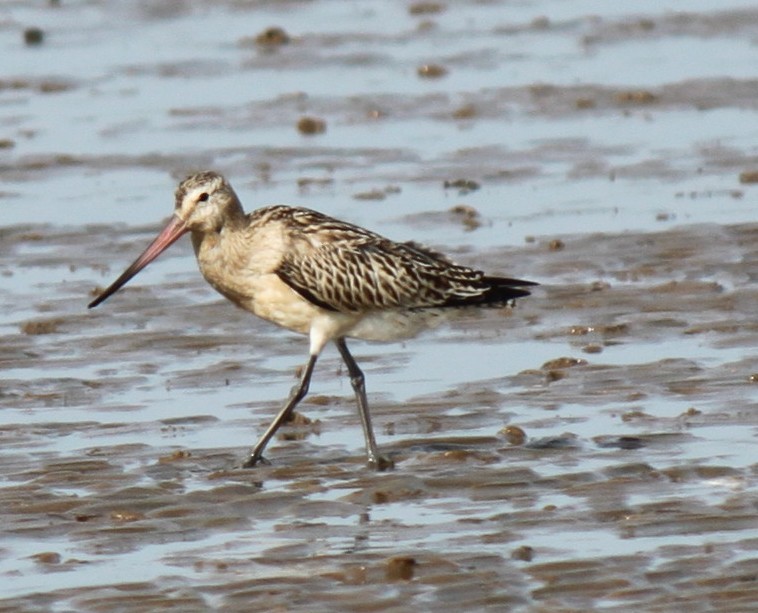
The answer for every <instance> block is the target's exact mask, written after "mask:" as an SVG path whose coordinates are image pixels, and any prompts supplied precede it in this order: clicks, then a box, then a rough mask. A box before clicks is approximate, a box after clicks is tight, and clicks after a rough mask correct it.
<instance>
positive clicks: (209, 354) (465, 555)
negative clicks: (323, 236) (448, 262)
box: [0, 0, 758, 612]
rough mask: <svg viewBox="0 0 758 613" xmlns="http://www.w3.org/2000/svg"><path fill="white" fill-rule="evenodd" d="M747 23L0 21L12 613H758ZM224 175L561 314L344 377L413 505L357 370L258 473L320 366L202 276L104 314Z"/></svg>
mask: <svg viewBox="0 0 758 613" xmlns="http://www.w3.org/2000/svg"><path fill="white" fill-rule="evenodd" d="M753 5H754V3H752V2H737V1H734V2H731V1H729V2H721V3H718V7H715V5H714V3H712V2H708V1H705V0H702V1H696V2H689V3H688V4H687V7H686V10H687V12H681V10H682V9H681V4H680V3H677V2H660V1H659V0H657V1H656V2H652V1H651V2H648V1H643V2H637V3H635V5H634V10H633V11H632V10H630V9H629V7H628V6H627V5H624V4H623V3H613V4H609V3H607V2H599V1H597V0H594V1H592V0H587V1H583V2H571V3H567V2H556V1H549V0H541V1H540V0H535V1H533V2H521V3H507V2H497V1H495V2H487V3H480V2H457V3H447V4H443V3H439V4H437V3H429V4H428V5H427V6H426V9H425V10H421V9H422V8H424V7H423V6H422V4H421V3H415V4H414V3H407V2H388V3H368V2H356V3H345V2H338V1H336V0H333V1H329V0H318V1H316V2H297V1H292V2H284V3H252V4H248V3H236V2H216V3H212V4H208V3H200V2H191V1H182V2H170V3H167V2H141V3H138V4H135V5H129V6H128V7H127V6H126V5H124V4H123V3H115V2H62V3H60V6H54V5H53V3H51V4H50V5H43V4H41V3H40V4H28V3H22V2H6V3H4V5H3V7H2V9H0V15H1V16H2V17H1V18H0V49H2V54H3V57H4V58H6V69H5V71H4V74H3V75H2V77H0V126H1V129H0V178H1V179H2V186H1V187H0V211H2V217H1V218H0V219H1V220H2V227H0V255H1V256H2V257H0V312H2V313H3V315H2V317H0V333H1V334H2V342H1V343H0V367H2V379H1V380H0V412H1V413H2V416H3V420H2V425H0V437H1V440H2V445H0V474H2V475H3V477H2V479H0V513H2V520H3V521H2V522H1V523H2V540H1V541H0V552H2V556H0V577H2V582H1V583H2V586H3V587H2V588H1V592H2V594H1V595H0V611H6V610H7V611H18V610H24V611H43V610H50V611H65V610H76V611H113V610H128V611H140V610H145V611H147V610H149V611H154V610H159V609H160V610H181V611H203V610H229V611H233V610H250V608H251V607H253V608H256V609H258V610H324V609H332V610H390V611H395V610H396V611H401V610H410V609H414V610H423V609H434V610H456V611H458V610H484V609H491V610H509V609H511V610H544V611H574V610H577V611H578V610H589V609H592V610H603V609H613V610H645V611H669V610H671V611H674V610H682V609H684V608H687V609H688V610H690V611H693V612H694V611H711V610H724V611H743V610H744V611H750V610H752V608H753V606H754V605H753V603H754V602H755V601H756V599H757V598H758V588H757V585H758V581H757V580H756V577H758V555H757V554H756V549H758V528H757V527H756V526H757V524H756V521H755V517H756V511H757V509H756V506H758V496H757V495H756V494H757V488H756V475H757V470H756V462H755V456H756V454H755V450H756V432H758V358H756V354H755V347H756V344H758V324H756V320H755V305H756V304H757V303H758V290H756V287H755V283H754V282H755V279H756V262H758V248H756V245H758V240H757V239H758V225H756V222H755V210H756V209H755V187H754V184H753V180H752V179H750V175H748V174H744V173H749V172H751V171H752V172H755V171H758V153H757V151H756V146H755V142H756V136H758V134H757V130H756V127H755V126H756V125H758V124H757V123H756V121H755V119H756V107H757V106H758V103H756V101H757V100H758V81H756V79H755V65H756V46H755V41H756V23H758V11H756V9H755V7H754V6H753ZM435 7H436V9H435ZM30 26H38V27H41V28H42V29H43V31H44V33H45V38H44V41H43V43H42V44H41V45H37V46H29V45H25V44H24V42H23V30H24V28H26V27H30ZM272 26H279V27H281V28H283V29H284V30H285V31H286V32H287V34H288V35H289V36H290V42H289V44H286V45H282V46H275V47H267V46H262V45H260V44H259V43H256V42H255V37H256V36H257V35H258V34H260V33H261V32H263V31H264V29H266V28H269V27H272ZM424 65H427V66H428V65H432V66H434V65H438V66H441V67H443V68H444V69H445V70H446V74H445V75H444V76H441V77H438V78H425V77H422V76H420V75H419V68H420V67H422V66H424ZM422 72H423V71H422ZM305 115H308V116H314V117H317V118H321V119H323V120H324V121H325V122H326V131H325V132H324V133H322V134H316V135H304V134H302V133H300V132H298V130H297V128H296V126H297V122H298V120H299V119H300V118H301V117H302V116H305ZM208 167H210V168H215V169H218V170H221V171H223V172H224V173H225V174H226V175H227V176H228V177H229V178H230V180H231V181H232V182H233V183H234V185H235V187H236V189H237V191H238V193H239V194H240V196H241V197H242V199H243V202H245V203H246V205H247V206H248V207H249V208H253V207H255V206H259V205H261V204H267V203H273V202H288V203H292V204H298V205H304V206H309V207H313V208H317V209H319V210H322V211H324V212H326V213H329V214H332V215H335V216H338V217H342V218H345V219H349V220H351V221H354V222H357V223H360V224H362V225H366V226H368V227H370V228H372V229H374V230H377V231H379V232H382V233H384V234H387V235H389V236H391V237H392V238H396V239H402V240H408V239H413V240H418V241H421V242H424V243H427V244H430V245H434V246H435V247H438V248H441V249H443V250H445V251H446V252H449V253H450V254H451V255H453V256H454V257H455V258H456V259H458V260H460V261H462V262H465V263H467V264H472V265H476V266H480V267H482V268H483V269H485V270H488V271H491V272H493V273H504V274H508V275H513V276H520V277H524V278H529V279H534V280H537V281H539V282H540V283H541V284H542V286H541V287H540V288H539V289H538V290H537V291H535V293H534V295H533V296H531V297H530V298H528V299H525V300H522V301H520V302H519V304H518V305H517V308H516V309H515V310H514V311H512V312H490V313H486V314H484V315H483V316H482V317H477V318H472V319H469V320H465V321H461V322H456V323H454V324H453V325H451V326H449V327H447V328H442V329H439V330H436V331H434V332H432V333H429V334H427V335H425V336H422V337H420V338H419V339H417V340H414V341H409V342H407V343H398V344H389V345H371V344H363V343H357V342H356V343H353V345H352V348H353V351H354V353H355V355H356V358H357V359H358V361H359V363H360V364H361V365H362V367H363V368H364V370H365V373H366V377H367V385H368V388H369V398H370V402H371V403H372V406H373V412H372V414H373V418H374V421H375V428H376V430H377V436H378V438H379V443H380V446H381V447H382V449H383V450H384V451H386V452H387V453H389V454H390V455H392V456H393V458H394V460H395V462H396V469H395V470H394V471H392V472H389V473H380V474H377V473H373V472H371V471H369V470H367V469H366V468H365V467H364V465H363V453H364V450H363V442H362V435H361V432H360V424H359V420H358V417H357V415H356V411H355V407H354V404H353V400H352V390H351V388H350V385H349V381H348V380H347V377H346V373H345V372H344V368H343V367H342V366H341V364H340V361H339V356H338V354H337V352H336V351H334V350H333V349H331V348H329V349H327V351H325V353H324V355H323V357H322V358H321V360H320V362H319V365H318V367H317V370H316V375H315V378H314V382H313V385H312V389H311V396H310V397H309V399H307V400H306V401H305V402H304V403H303V405H302V407H301V412H302V413H303V414H304V415H306V416H307V417H308V418H310V419H311V420H312V422H311V424H309V425H306V426H298V427H294V426H293V427H291V428H289V429H288V431H287V432H286V433H285V434H283V435H282V436H280V437H279V438H277V439H275V440H274V441H273V442H272V444H271V446H270V448H269V450H268V453H267V457H268V458H269V459H270V460H271V461H272V465H271V466H262V467H259V468H257V469H255V470H254V471H246V470H241V469H238V468H236V466H237V465H238V463H239V462H240V459H241V458H242V457H243V455H244V453H245V452H246V451H247V450H248V449H249V447H250V446H251V445H252V444H253V443H254V442H255V439H256V436H257V435H258V434H259V433H260V432H262V430H263V429H264V428H265V426H266V424H267V422H268V420H269V419H270V418H271V417H272V415H273V414H274V412H275V411H276V409H277V407H278V405H279V403H280V402H281V401H282V399H283V398H284V397H285V396H286V394H287V391H288V389H289V387H290V386H291V385H292V383H293V381H294V374H293V373H294V370H295V369H296V368H297V367H298V366H300V365H301V364H302V363H303V362H304V361H305V357H306V356H305V353H306V343H305V340H304V339H302V338H298V337H295V336H293V335H290V334H288V333H286V332H282V331H280V330H277V329H274V328H272V327H271V326H269V325H268V324H266V323H265V322H261V321H258V320H257V319H255V318H253V317H251V316H249V315H248V314H246V313H243V312H241V311H237V310H235V309H234V308H233V307H231V306H230V305H228V304H226V303H225V302H223V301H222V300H220V299H218V298H217V297H216V296H215V295H214V294H213V292H212V291H211V290H210V288H208V287H207V286H206V285H205V284H204V282H203V281H202V278H201V277H200V275H199V274H198V272H197V270H196V266H195V263H194V258H193V257H192V254H191V249H190V247H189V245H188V244H187V243H184V242H180V243H178V244H177V245H176V246H174V247H172V249H171V250H170V251H169V252H168V253H167V254H166V255H164V256H162V258H161V259H160V260H159V261H158V262H157V263H155V264H153V265H152V266H151V267H150V268H148V269H147V270H146V271H144V272H143V273H141V274H140V276H139V277H138V278H137V279H135V280H134V281H132V282H131V283H130V284H129V286H128V287H127V288H126V289H125V290H122V291H121V292H120V293H119V294H118V295H116V296H114V297H113V298H111V299H110V300H109V301H108V302H107V303H106V304H104V305H103V306H101V307H99V308H98V309H96V310H94V311H92V312H88V311H87V310H86V308H85V305H86V303H87V302H88V301H89V300H90V297H91V294H92V292H93V291H94V290H95V289H96V288H97V287H102V286H104V285H106V284H107V283H109V282H110V281H111V280H112V279H113V278H114V277H115V275H117V274H118V273H119V272H120V271H121V270H122V269H123V268H124V267H125V266H126V265H127V264H128V263H129V262H131V261H132V260H133V258H134V257H135V256H136V255H137V254H138V253H139V252H140V251H141V249H142V248H143V247H144V246H145V245H146V244H147V242H148V241H149V240H150V239H151V238H152V236H153V235H154V234H155V232H156V231H157V229H158V227H159V226H160V223H161V220H162V219H164V218H165V217H166V216H167V215H168V214H169V213H170V211H171V206H172V190H173V188H174V185H175V184H176V181H177V180H178V179H180V178H181V177H183V176H184V175H185V174H186V173H188V172H190V171H192V170H196V169H200V168H208ZM741 176H742V178H741ZM456 180H465V181H469V182H470V181H474V182H476V184H477V185H476V186H472V185H471V184H470V183H465V182H464V183H461V184H460V185H462V186H463V187H462V188H461V187H453V186H451V185H450V183H449V182H454V181H456ZM445 182H448V187H445ZM467 185H468V186H469V187H476V189H466V186H467ZM458 205H465V208H460V207H459V208H456V207H457V206H458ZM506 427H510V428H509V429H506Z"/></svg>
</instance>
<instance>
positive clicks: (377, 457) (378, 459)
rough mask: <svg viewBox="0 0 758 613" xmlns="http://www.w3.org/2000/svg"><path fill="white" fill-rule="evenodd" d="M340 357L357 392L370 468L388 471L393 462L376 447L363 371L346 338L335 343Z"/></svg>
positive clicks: (356, 396)
mask: <svg viewBox="0 0 758 613" xmlns="http://www.w3.org/2000/svg"><path fill="white" fill-rule="evenodd" d="M334 343H335V344H336V345H337V349H339V350H340V355H342V359H343V360H344V362H345V366H347V372H348V374H349V375H350V383H351V384H352V386H353V390H354V391H355V399H356V401H357V402H358V414H359V415H360V417H361V424H362V425H363V436H364V438H365V439H366V456H367V457H368V464H369V466H371V467H373V468H376V469H377V470H387V469H390V468H392V467H393V462H392V460H390V459H389V458H387V457H385V456H383V455H381V454H380V453H379V449H378V447H377V446H376V438H375V437H374V429H373V427H372V426H371V415H370V414H369V411H368V400H367V399H366V383H365V377H364V376H363V371H362V370H361V369H360V368H359V367H358V364H357V362H356V361H355V358H353V356H352V355H351V354H350V352H349V351H348V349H347V344H345V339H344V338H338V339H337V340H335V341H334Z"/></svg>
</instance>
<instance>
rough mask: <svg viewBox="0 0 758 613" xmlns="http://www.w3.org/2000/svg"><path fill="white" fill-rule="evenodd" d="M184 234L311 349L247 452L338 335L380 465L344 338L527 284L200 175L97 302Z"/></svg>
mask: <svg viewBox="0 0 758 613" xmlns="http://www.w3.org/2000/svg"><path fill="white" fill-rule="evenodd" d="M186 232H191V234H192V245H193V247H194V250H195V255H196V256H197V261H198V265H199V267H200V271H201V272H202V274H203V276H204V277H205V279H206V280H207V281H208V283H210V284H211V285H212V286H213V287H214V288H215V289H216V290H217V291H218V292H220V293H221V294H222V295H224V296H225V297H226V298H228V299H229V300H231V301H232V302H233V303H235V304H236V305H238V306H240V307H241V308H243V309H245V310H247V311H250V312H252V313H254V314H255V315H258V316H259V317H262V318H263V319H266V320H268V321H271V322H273V323H275V324H278V325H280V326H282V327H284V328H287V329H290V330H293V331H295V332H299V333H301V334H307V335H308V336H309V338H310V357H309V360H308V362H307V364H306V366H305V368H304V370H303V374H302V376H301V379H300V382H299V384H298V385H296V386H295V387H294V388H293V389H292V392H291V393H290V396H289V398H288V400H287V402H286V403H285V405H284V407H283V408H282V410H281V411H280V412H279V414H278V415H277V416H276V418H275V419H274V421H273V422H272V423H271V425H270V426H269V428H268V429H267V431H266V433H265V434H264V435H263V436H262V437H261V439H260V440H259V441H258V443H257V444H256V445H255V447H254V448H253V450H252V452H251V454H250V456H249V457H248V459H247V461H246V462H245V464H244V465H245V466H254V465H255V464H256V463H258V462H260V461H261V460H263V456H262V454H263V450H264V449H265V447H266V445H267V444H268V442H269V440H270V439H271V437H272V436H273V435H274V433H275V432H276V430H277V429H278V428H279V426H280V425H281V424H282V423H283V422H284V421H286V420H287V419H288V418H289V417H290V416H291V414H292V412H293V411H294V409H295V406H296V405H297V403H298V402H299V401H300V400H301V399H302V398H303V397H304V396H305V394H306V393H307V391H308V386H309V384H310V378H311V374H312V372H313V368H314V366H315V363H316V359H317V358H318V355H319V354H320V353H321V350H322V349H323V348H324V346H325V345H326V343H327V342H329V341H334V343H335V344H336V345H337V348H338V349H339V351H340V354H341V355H342V358H343V360H344V361H345V364H346V365H347V368H348V373H349V374H350V379H351V382H352V384H353V388H354V390H355V395H356V400H357V402H358V407H359V413H360V416H361V420H362V424H363V431H364V436H365V439H366V450H367V455H368V462H369V464H370V465H372V466H374V467H376V468H379V469H382V468H387V467H389V466H391V464H392V463H391V461H390V460H388V459H387V458H385V457H383V456H381V455H380V454H379V452H378V449H377V446H376V442H375V439H374V434H373V429H372V427H371V419H370V415H369V412H368V403H367V401H366V393H365V388H364V378H363V373H362V372H361V370H360V369H359V368H358V365H357V364H356V362H355V360H354V359H353V357H352V355H351V354H350V352H349V351H348V349H347V345H346V343H345V338H348V337H350V338H362V339H366V340H382V341H386V340H397V339H403V338H409V337H412V336H414V335H415V334H417V333H418V332H420V331H421V330H423V329H424V328H427V327H429V326H430V325H432V324H434V323H437V322H439V321H440V320H443V319H444V318H445V316H446V315H447V314H450V313H452V312H457V311H459V310H461V309H464V308H472V307H473V308H476V307H487V306H505V305H507V304H509V303H510V302H511V301H513V300H514V299H515V298H520V297H523V296H528V295H529V291H528V290H526V289H524V288H525V287H528V286H533V285H536V284H535V283H534V282H531V281H524V280H521V279H510V278H505V277H494V276H488V275H485V274H484V273H483V272H481V271H478V270H474V269H471V268H468V267H466V266H460V265H458V264H455V263H454V262H452V261H451V260H450V259H448V258H447V257H445V256H444V255H442V254H440V253H438V252H436V251H433V250H432V249H429V248H427V247H424V246H421V245H418V244H416V243H413V242H406V243H397V242H394V241H391V240H389V239H386V238H384V237H382V236H380V235H378V234H376V233H374V232H371V231H369V230H365V229H363V228H360V227H358V226H355V225H352V224H349V223H346V222H342V221H339V220H336V219H333V218H331V217H328V216H326V215H322V214H321V213H318V212H316V211H312V210H309V209H304V208H297V207H289V206H284V205H276V206H268V207H264V208H261V209H258V210H257V211H254V212H252V213H249V214H245V213H244V211H243V209H242V205H241V204H240V201H239V198H237V195H236V194H235V193H234V190H233V189H232V187H231V186H230V185H229V183H228V182H227V181H226V180H225V179H224V178H223V177H222V176H221V175H219V174H217V173H215V172H201V173H198V174H195V175H192V176H190V177H188V178H187V179H185V180H184V181H182V183H181V184H180V185H179V187H178V188H177V190H176V206H175V211H174V216H173V217H172V219H171V221H170V222H169V224H168V225H167V226H166V228H165V229H164V230H163V231H162V232H161V233H160V234H159V235H158V237H157V238H156V239H155V240H154V241H153V242H152V243H151V244H150V245H149V246H148V248H147V249H146V250H145V251H144V252H143V253H142V255H140V256H139V257H138V258H137V260H135V261H134V263H133V264H132V265H131V266H129V268H127V269H126V270H125V271H124V273H123V274H122V275H121V276H120V277H119V278H118V279H116V281H114V282H113V284H112V285H111V286H110V287H108V288H107V289H106V290H105V291H103V292H102V293H101V294H100V295H99V296H98V297H97V298H96V299H95V300H94V301H92V303H90V305H89V307H90V308H92V307H95V306H97V305H98V304H100V303H101V302H103V301H104V300H106V299H107V298H108V297H109V296H110V295H112V294H113V293H114V292H116V291H117V290H118V289H119V288H120V287H122V286H123V285H124V284H125V283H127V282H128V281H129V279H131V278H132V277H133V276H134V275H136V274H137V273H138V272H139V271H140V270H142V269H143V268H144V267H145V266H147V265H148V264H149V263H150V262H151V261H153V260H154V259H155V258H156V257H158V255H160V253H162V252H163V251H164V250H165V249H166V248H168V247H169V246H170V245H171V244H173V243H174V242H175V241H176V240H177V239H178V238H179V237H180V236H182V235H183V234H185V233H186Z"/></svg>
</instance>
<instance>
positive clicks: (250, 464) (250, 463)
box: [242, 454, 271, 468]
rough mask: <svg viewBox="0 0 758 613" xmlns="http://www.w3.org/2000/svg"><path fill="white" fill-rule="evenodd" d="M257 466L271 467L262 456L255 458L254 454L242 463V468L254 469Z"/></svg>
mask: <svg viewBox="0 0 758 613" xmlns="http://www.w3.org/2000/svg"><path fill="white" fill-rule="evenodd" d="M258 464H263V465H264V466H271V462H269V461H268V460H267V459H266V458H264V457H263V456H262V455H259V456H256V455H255V454H253V455H251V456H250V457H249V458H248V459H247V460H245V461H244V462H243V463H242V468H254V467H255V466H257V465H258Z"/></svg>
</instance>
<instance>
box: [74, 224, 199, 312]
mask: <svg viewBox="0 0 758 613" xmlns="http://www.w3.org/2000/svg"><path fill="white" fill-rule="evenodd" d="M185 232H187V225H186V224H185V223H184V221H182V220H181V219H179V218H178V217H177V216H176V215H174V216H173V217H172V218H171V221H169V222H168V225H167V226H166V227H165V228H163V230H162V231H161V233H160V234H159V235H158V236H156V237H155V239H154V240H153V242H152V243H150V245H149V246H148V248H147V249H145V250H144V251H143V252H142V255H140V256H139V257H138V258H137V259H136V260H134V262H132V265H131V266H129V268H127V269H126V270H125V271H124V272H123V273H121V276H120V277H119V278H118V279H116V280H115V281H114V282H113V283H111V284H110V286H109V287H108V288H107V289H106V290H105V291H104V292H103V293H102V294H100V295H99V296H98V297H97V298H95V299H94V300H93V301H92V302H90V303H89V304H88V305H87V308H88V309H91V308H93V307H96V306H97V305H98V304H100V303H101V302H103V301H105V300H107V299H108V298H109V297H110V296H111V295H112V294H115V293H116V292H117V291H118V290H119V289H121V288H122V287H123V286H124V285H126V284H127V283H128V281H129V279H131V278H132V277H133V276H134V275H136V274H137V273H138V272H139V271H140V270H142V269H143V268H144V267H145V266H147V265H148V264H149V263H150V262H152V261H153V260H154V259H155V258H157V257H158V256H159V255H160V254H161V253H163V252H164V251H165V250H166V249H168V248H169V247H170V246H171V245H173V244H174V243H175V242H176V241H177V240H178V239H179V237H180V236H182V235H183V234H184V233H185Z"/></svg>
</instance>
